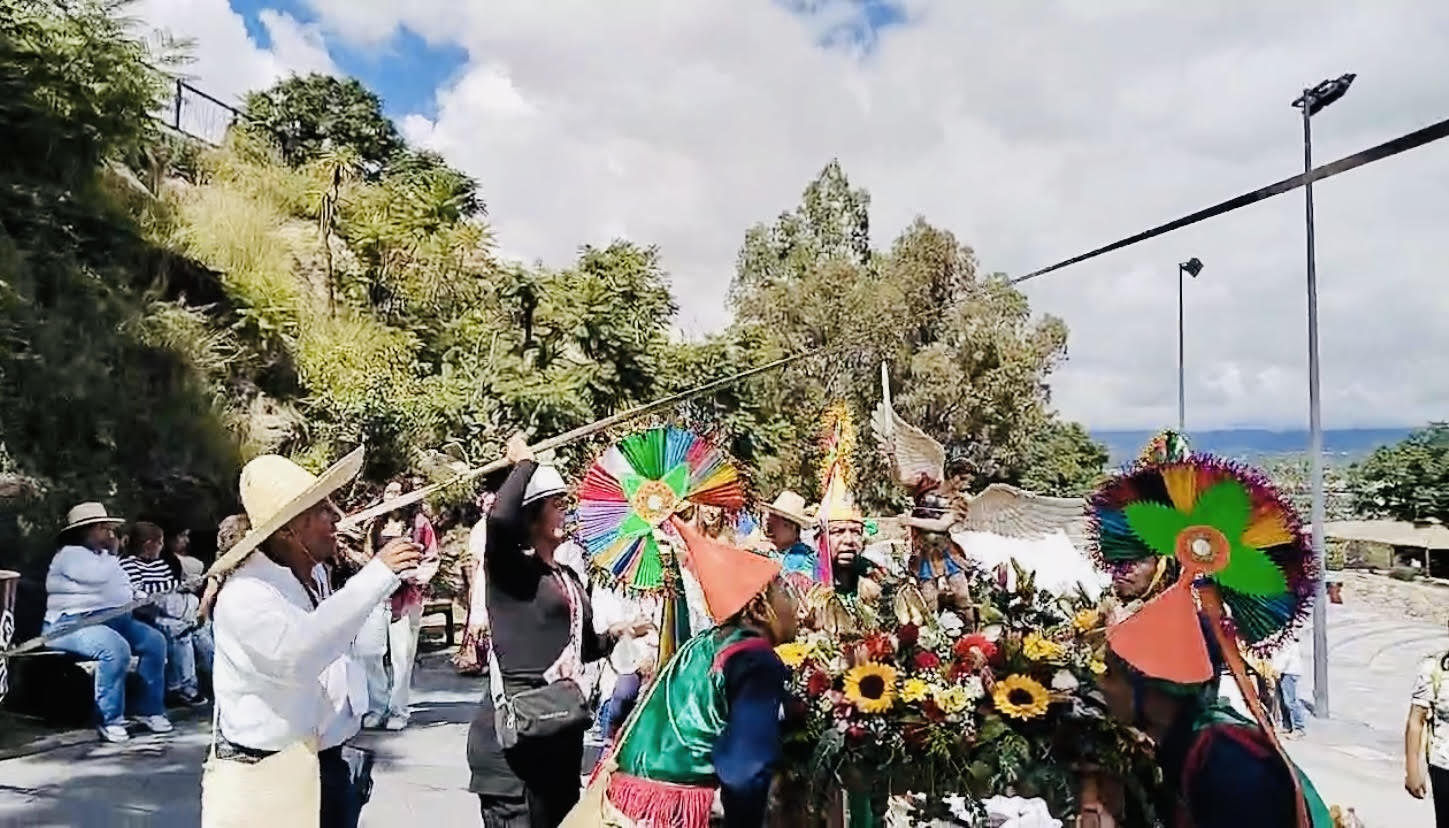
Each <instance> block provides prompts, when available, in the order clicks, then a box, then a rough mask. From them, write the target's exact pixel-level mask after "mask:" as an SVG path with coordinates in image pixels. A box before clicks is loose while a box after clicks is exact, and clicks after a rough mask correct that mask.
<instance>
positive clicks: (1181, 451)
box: [1137, 428, 1192, 464]
mask: <svg viewBox="0 0 1449 828" xmlns="http://www.w3.org/2000/svg"><path fill="white" fill-rule="evenodd" d="M1191 454H1192V448H1191V447H1190V446H1189V445H1188V443H1187V435H1186V434H1183V433H1182V432H1180V431H1174V430H1173V429H1170V428H1168V429H1163V430H1162V431H1159V432H1157V433H1156V434H1155V435H1153V437H1152V439H1151V440H1148V441H1147V445H1146V446H1145V447H1144V448H1143V449H1142V454H1141V455H1139V456H1138V458H1137V462H1138V463H1143V464H1151V463H1171V462H1177V461H1180V460H1186V459H1187V458H1188V457H1189V456H1190V455H1191Z"/></svg>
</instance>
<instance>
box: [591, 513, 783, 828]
mask: <svg viewBox="0 0 1449 828" xmlns="http://www.w3.org/2000/svg"><path fill="white" fill-rule="evenodd" d="M674 526H675V528H676V529H677V530H678V532H679V533H680V535H681V536H682V537H683V538H684V542H685V545H686V547H687V549H688V560H687V562H686V563H687V565H688V566H689V568H690V569H691V571H693V572H694V574H695V576H696V577H697V578H698V580H699V584H700V588H701V590H702V591H703V593H704V598H705V603H706V604H707V606H708V608H709V613H710V615H711V616H712V617H713V618H714V619H716V621H717V622H718V625H717V626H715V627H714V628H712V629H710V630H708V631H706V632H704V633H700V634H698V635H696V636H695V637H693V638H691V639H690V640H689V641H687V642H685V644H684V645H683V646H682V647H681V648H680V649H679V651H678V652H677V653H676V654H675V656H674V658H673V659H672V660H671V661H670V662H669V663H668V665H666V666H665V667H664V668H663V670H662V672H661V673H660V674H659V677H658V678H657V679H656V680H655V682H654V684H653V685H651V686H650V688H649V689H648V690H646V691H645V692H646V697H645V698H644V700H643V701H642V702H640V705H639V708H638V712H637V713H636V715H635V717H634V718H633V719H632V720H630V721H629V723H628V724H626V725H625V726H624V730H623V732H622V735H621V737H620V740H619V745H618V750H617V751H616V752H615V753H614V754H613V755H612V756H611V757H609V758H608V759H606V760H605V761H604V763H603V765H602V767H601V770H600V772H599V774H598V776H596V778H595V779H594V781H593V782H592V783H591V785H590V788H589V796H588V798H587V799H586V800H585V801H584V802H582V803H580V805H579V806H578V809H577V810H576V811H575V813H574V814H573V815H571V819H573V818H577V819H578V820H579V821H580V824H590V823H592V824H599V821H600V820H611V821H610V822H609V823H608V824H618V825H640V826H646V825H647V826H670V828H705V826H707V825H708V824H709V818H710V810H711V807H712V805H713V803H714V797H715V791H716V789H718V791H719V793H720V799H721V801H722V802H723V805H724V824H725V825H726V826H728V827H729V828H759V827H760V826H762V825H763V824H764V820H765V813H766V808H767V804H768V800H769V792H770V783H771V780H772V778H773V776H774V770H775V767H776V765H777V764H778V762H779V759H780V752H781V748H780V724H779V710H780V707H781V705H782V704H783V703H784V702H785V698H786V692H785V689H786V683H787V682H788V681H789V671H788V670H787V669H786V667H785V665H784V663H783V662H781V661H780V657H779V656H778V655H776V654H775V651H774V647H775V646H777V645H779V644H783V643H785V642H788V641H792V640H794V638H795V632H796V621H795V618H796V612H795V606H794V602H793V600H792V599H791V597H790V593H789V590H787V589H786V588H785V586H784V584H783V582H781V581H780V580H779V577H778V576H779V575H780V572H781V569H780V564H779V563H778V562H776V561H773V560H771V559H769V558H767V557H764V556H761V555H756V554H754V553H751V552H746V551H744V550H742V549H736V548H734V547H730V546H726V545H724V544H722V543H719V542H718V541H715V540H712V539H710V538H707V537H705V536H703V535H701V534H700V533H699V532H698V531H696V530H695V529H693V528H692V527H690V526H689V525H688V524H686V523H684V522H683V521H679V520H675V521H674Z"/></svg>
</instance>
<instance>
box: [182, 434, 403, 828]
mask: <svg viewBox="0 0 1449 828" xmlns="http://www.w3.org/2000/svg"><path fill="white" fill-rule="evenodd" d="M362 460H363V453H362V450H361V449H358V450H356V451H354V452H352V453H351V454H349V455H348V456H347V457H345V458H343V459H342V460H341V461H340V462H338V463H337V464H336V465H334V466H332V467H331V468H329V469H327V470H326V471H324V472H323V473H322V474H321V475H320V476H313V475H312V474H310V473H309V472H307V471H306V470H304V469H302V468H301V467H300V466H298V465H297V464H295V463H293V462H292V461H290V460H288V459H286V458H284V457H278V456H276V455H266V456H262V457H258V458H256V459H255V460H252V461H251V462H250V463H248V464H247V465H246V467H245V468H244V469H242V474H241V501H242V505H243V506H244V507H245V508H246V512H247V516H248V518H249V519H250V522H251V529H250V531H248V532H247V534H246V535H245V536H244V537H243V538H242V539H241V540H240V541H239V542H238V543H237V544H236V545H235V546H233V547H232V548H231V549H229V550H228V551H227V552H226V553H224V554H223V555H222V556H221V557H219V558H218V559H217V561H216V564H215V565H214V566H213V567H212V573H213V574H221V573H226V572H230V575H229V576H228V577H227V580H226V583H225V585H224V586H223V587H222V588H221V592H220V594H219V595H218V596H217V600H216V609H215V611H214V614H213V617H214V630H215V637H216V666H215V673H214V676H213V683H214V686H215V687H214V689H215V697H216V711H215V720H214V722H213V731H212V747H211V751H210V754H209V757H208V759H207V763H206V772H205V774H204V776H203V778H202V801H201V815H202V825H203V826H253V825H277V826H280V825H289V826H290V825H321V826H324V828H328V827H330V826H348V828H350V827H351V826H355V825H356V824H357V819H358V816H359V814H360V812H361V809H362V805H363V802H364V797H365V795H366V794H365V790H362V789H361V787H362V786H361V785H359V784H358V783H359V781H360V780H359V779H358V778H357V777H358V776H365V775H366V772H365V771H359V770H355V769H354V768H353V766H352V764H350V762H349V756H347V755H345V754H344V748H345V743H346V741H347V740H348V739H350V738H351V737H352V736H353V735H355V734H356V733H357V731H358V729H359V728H360V726H361V721H362V716H363V714H364V713H366V712H367V681H366V678H365V675H364V673H363V670H362V669H361V667H360V665H358V664H356V663H355V660H354V658H353V657H352V654H351V650H352V643H353V639H354V638H355V637H356V635H357V633H358V632H359V630H361V629H362V626H363V622H364V621H365V620H366V619H367V617H368V615H369V613H371V612H372V610H373V608H374V607H376V606H377V605H378V603H379V602H380V601H382V600H383V598H385V597H387V596H388V595H389V594H391V593H392V591H393V590H394V589H396V588H397V585H398V583H399V579H398V574H399V573H401V572H404V571H406V570H409V569H412V568H414V567H416V566H417V564H418V560H419V555H420V552H419V549H418V547H417V545H416V544H414V543H413V542H412V541H410V540H407V539H405V538H399V539H396V540H393V541H391V542H390V543H388V544H387V545H386V546H384V547H383V548H382V549H381V550H379V551H378V553H377V556H376V557H375V558H374V559H373V560H372V561H371V562H369V563H368V564H367V565H366V566H364V567H362V569H361V570H360V571H359V572H358V573H357V574H356V575H354V576H353V577H352V578H351V579H350V580H349V581H348V582H347V584H346V585H345V586H343V587H342V588H341V589H339V590H337V591H336V592H335V593H334V592H331V590H330V588H329V586H328V583H327V578H326V570H325V569H324V568H323V567H322V562H323V561H326V560H328V559H329V558H331V557H332V556H333V555H334V554H336V551H337V521H338V519H339V517H340V515H339V513H338V510H337V507H336V506H334V505H333V504H332V502H331V500H330V499H329V497H330V495H331V494H332V493H333V492H334V491H336V490H337V489H338V488H339V487H341V486H342V485H343V484H344V483H346V482H347V481H349V480H351V479H352V478H353V477H354V476H356V475H357V473H358V471H359V470H360V469H361V468H362ZM253 553H259V554H253ZM351 758H353V759H356V758H357V757H356V756H355V755H354V756H353V757H351ZM314 815H315V816H314Z"/></svg>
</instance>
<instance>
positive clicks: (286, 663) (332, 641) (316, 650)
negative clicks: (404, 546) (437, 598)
mask: <svg viewBox="0 0 1449 828" xmlns="http://www.w3.org/2000/svg"><path fill="white" fill-rule="evenodd" d="M397 585H398V579H397V576H396V575H394V574H393V572H392V570H391V569H388V568H387V565H386V564H384V563H383V562H382V561H380V560H373V561H372V562H371V563H369V564H368V565H367V566H364V567H363V568H362V570H361V571H359V572H358V573H357V574H356V575H354V576H353V577H352V579H351V580H349V581H348V582H347V585H346V586H344V587H342V589H339V590H337V591H336V592H334V593H332V594H331V595H330V596H328V597H327V598H325V599H323V600H322V602H321V603H319V604H318V605H317V608H316V609H314V610H312V611H311V612H302V611H301V610H300V609H298V608H297V607H295V606H293V605H292V604H289V603H287V602H286V601H284V600H280V599H279V598H277V597H276V596H275V595H260V594H249V593H245V592H244V593H237V592H232V593H231V594H230V595H228V594H227V592H226V590H227V589H236V588H243V589H244V590H252V591H253V592H254V593H260V592H263V591H267V592H270V591H271V588H270V587H268V586H266V585H264V584H260V583H256V582H233V583H231V584H229V585H227V587H226V588H224V589H223V590H222V595H221V598H220V599H218V601H217V607H216V624H217V625H219V626H229V627H235V628H236V629H241V630H245V631H246V633H245V635H238V636H237V637H236V638H237V640H238V641H239V642H240V643H241V646H242V648H243V649H245V650H246V651H247V653H248V654H249V655H250V656H251V658H252V661H253V663H254V664H256V665H257V666H258V667H263V668H267V669H269V670H271V671H274V672H275V673H277V674H280V675H283V676H287V677H289V678H291V679H292V680H295V681H309V680H311V679H313V678H315V677H317V676H320V675H322V671H323V670H325V669H327V665H329V664H331V663H332V662H333V661H335V660H337V658H339V657H340V656H342V655H343V654H344V653H346V652H347V649H348V647H350V646H351V645H352V639H353V638H355V637H356V636H357V633H358V632H359V631H360V630H361V629H362V625H363V622H365V621H366V620H367V617H368V615H370V614H371V613H372V610H373V609H374V608H375V607H376V606H377V605H378V604H379V603H381V601H382V599H383V598H386V597H387V596H388V595H390V594H392V592H393V590H395V589H397ZM228 598H229V599H231V600H225V599H228Z"/></svg>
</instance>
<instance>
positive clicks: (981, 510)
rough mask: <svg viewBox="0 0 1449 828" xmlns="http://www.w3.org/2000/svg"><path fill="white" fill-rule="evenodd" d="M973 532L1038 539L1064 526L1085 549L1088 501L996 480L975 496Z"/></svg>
mask: <svg viewBox="0 0 1449 828" xmlns="http://www.w3.org/2000/svg"><path fill="white" fill-rule="evenodd" d="M962 528H964V529H966V530H968V531H972V532H992V533H994V534H997V535H1004V536H1006V537H1009V538H1036V537H1041V536H1042V535H1049V534H1051V533H1052V532H1055V531H1057V530H1058V529H1060V530H1061V531H1063V532H1065V533H1066V535H1067V539H1068V540H1070V541H1071V542H1072V545H1073V546H1075V547H1077V548H1079V549H1081V548H1084V547H1083V544H1084V543H1085V542H1086V537H1087V528H1088V527H1087V501H1086V500H1085V499H1084V498H1080V497H1048V496H1046V495H1039V494H1034V493H1032V492H1028V491H1024V490H1022V489H1018V488H1016V487H1015V486H1008V485H1006V484H1005V483H993V484H991V485H990V486H987V487H986V489H985V490H983V491H982V492H981V493H980V494H978V495H976V496H975V497H973V498H971V503H970V506H969V507H968V508H967V510H966V520H965V525H964V526H963V527H962Z"/></svg>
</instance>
